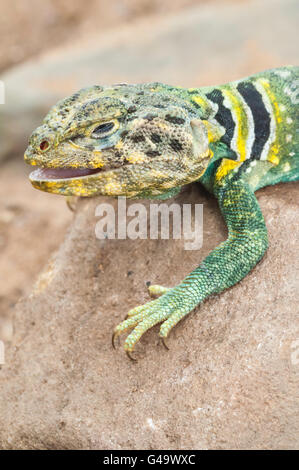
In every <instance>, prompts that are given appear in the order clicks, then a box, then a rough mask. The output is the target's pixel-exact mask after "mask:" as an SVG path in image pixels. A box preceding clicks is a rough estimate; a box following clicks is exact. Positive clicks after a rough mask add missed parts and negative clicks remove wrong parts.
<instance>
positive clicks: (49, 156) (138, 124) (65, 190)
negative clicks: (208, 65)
mask: <svg viewBox="0 0 299 470" xmlns="http://www.w3.org/2000/svg"><path fill="white" fill-rule="evenodd" d="M187 98H188V93H187V90H184V89H181V88H174V87H170V86H167V85H162V84H160V83H149V84H142V85H125V84H120V85H114V86H111V87H100V86H94V87H89V88H85V89H82V90H80V91H78V92H77V93H75V94H73V95H72V96H70V97H68V98H66V99H64V100H62V101H59V102H58V103H57V104H56V105H55V106H54V107H53V108H52V109H51V110H50V111H49V113H48V115H47V116H46V117H45V119H44V121H43V123H42V125H41V126H40V127H38V128H37V129H36V130H35V131H34V132H33V133H32V135H31V137H30V140H29V145H28V148H27V150H26V152H25V161H26V163H29V164H30V165H36V166H37V167H38V169H37V170H35V171H33V172H32V173H31V174H30V177H29V178H30V181H31V183H32V185H33V186H34V187H35V188H38V189H41V190H43V191H48V192H52V193H58V194H62V195H65V196H68V195H76V196H94V195H98V194H102V195H109V196H127V197H150V196H153V197H155V196H156V197H159V196H160V195H163V194H167V193H168V192H169V191H170V192H171V190H172V189H174V188H178V187H181V186H182V185H184V184H187V183H189V182H192V181H195V180H197V179H198V178H199V177H200V176H201V175H202V174H203V172H204V171H205V169H206V167H207V166H208V163H209V160H210V157H211V155H210V152H209V148H208V137H207V130H206V127H205V125H204V124H203V122H202V120H201V119H200V118H199V113H198V109H196V108H195V107H194V106H193V105H192V102H191V101H190V100H189V101H188V99H187Z"/></svg>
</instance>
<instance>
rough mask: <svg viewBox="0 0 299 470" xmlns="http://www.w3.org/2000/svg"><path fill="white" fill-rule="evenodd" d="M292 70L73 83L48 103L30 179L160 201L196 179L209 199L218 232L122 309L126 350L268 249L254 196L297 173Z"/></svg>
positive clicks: (80, 192)
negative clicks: (186, 270) (181, 81)
mask: <svg viewBox="0 0 299 470" xmlns="http://www.w3.org/2000/svg"><path fill="white" fill-rule="evenodd" d="M298 102H299V68H298V67H292V66H287V67H281V68H277V69H273V70H269V71H265V72H262V73H258V74H256V75H252V76H250V77H248V78H245V79H242V80H238V81H235V82H231V83H228V84H224V85H219V86H214V87H203V88H182V87H176V86H169V85H165V84H162V83H147V84H139V85H128V84H117V85H113V86H105V87H104V86H93V87H89V88H85V89H82V90H80V91H78V92H77V93H75V94H73V95H72V96H70V97H68V98H66V99H64V100H62V101H59V102H58V103H57V104H56V105H55V106H54V107H53V108H52V109H51V110H50V111H49V113H48V115H47V116H46V118H45V119H44V121H43V123H42V125H41V126H40V127H38V128H37V129H36V130H35V131H34V132H33V134H32V135H31V137H30V141H29V146H28V148H27V150H26V153H25V161H26V162H27V163H29V164H30V165H36V166H38V167H39V168H38V169H37V170H36V171H33V172H32V173H31V174H30V181H31V183H32V185H33V186H34V187H35V188H37V189H41V190H43V191H48V192H52V193H58V194H62V195H64V196H72V195H75V196H89V197H90V196H97V195H106V196H113V197H117V196H126V197H128V198H150V199H155V198H158V199H159V198H160V199H163V198H167V197H172V196H174V195H175V194H177V193H178V192H179V191H180V189H181V187H182V186H183V185H186V184H188V183H191V182H195V181H199V182H200V183H202V184H203V185H204V186H205V187H206V188H207V189H208V190H209V191H210V192H211V193H213V194H214V196H215V197H216V198H217V200H218V203H219V206H220V209H221V212H222V214H223V217H224V219H225V222H226V224H227V227H228V238H227V240H226V241H224V242H223V243H221V244H220V245H219V246H218V247H217V248H215V249H214V250H213V251H212V252H211V253H210V254H209V255H208V256H207V257H206V258H205V259H204V260H203V261H202V262H201V264H200V265H199V266H198V267H197V268H196V269H195V270H194V271H193V272H191V273H190V274H189V275H188V276H187V277H186V278H185V279H184V280H183V281H182V282H181V283H180V284H179V285H178V286H176V287H173V288H164V287H162V286H151V288H150V290H151V293H153V294H160V295H161V296H160V297H159V298H157V299H155V300H152V301H150V302H148V303H146V304H145V305H141V306H138V307H136V308H134V309H133V310H131V311H130V312H129V313H128V317H127V319H126V320H124V321H122V322H121V323H120V324H119V325H118V326H117V327H116V328H115V331H114V338H115V337H117V336H119V335H120V334H121V333H124V332H125V331H128V330H132V331H131V332H130V334H129V335H128V336H127V338H126V340H125V343H124V348H125V350H126V352H127V354H128V355H130V353H131V352H132V351H133V349H134V347H135V345H136V343H137V342H138V341H139V339H140V337H141V336H142V335H143V334H144V333H145V331H147V330H148V329H149V328H151V327H152V326H154V325H156V324H157V323H161V322H162V325H161V327H160V333H159V334H160V336H161V337H162V338H163V339H165V338H166V337H167V336H168V334H169V332H170V330H171V329H172V328H173V327H174V325H176V324H177V323H178V322H179V321H180V320H181V319H182V318H183V317H184V316H185V315H187V314H188V313H189V312H190V311H191V310H193V309H194V308H195V307H196V306H197V305H198V304H199V303H200V302H202V301H203V300H204V299H205V298H206V297H207V296H209V295H210V294H213V293H219V292H221V291H222V290H224V289H226V288H228V287H230V286H232V285H234V284H236V283H237V282H238V281H240V280H241V279H242V278H244V276H246V274H247V273H248V272H249V271H250V270H251V269H252V268H253V267H254V266H255V265H256V264H257V263H258V261H259V260H260V259H261V258H262V257H263V255H264V253H265V251H266V250H267V247H268V237H267V229H266V226H265V222H264V218H263V215H262V212H261V210H260V207H259V205H258V202H257V199H256V197H255V195H254V192H255V191H256V190H257V189H259V188H262V187H264V186H267V185H273V184H276V183H280V182H290V181H297V180H298V179H299V156H298Z"/></svg>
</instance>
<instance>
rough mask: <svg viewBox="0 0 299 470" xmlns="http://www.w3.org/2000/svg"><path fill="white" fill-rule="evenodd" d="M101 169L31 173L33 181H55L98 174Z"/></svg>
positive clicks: (50, 170) (49, 169) (70, 169)
mask: <svg viewBox="0 0 299 470" xmlns="http://www.w3.org/2000/svg"><path fill="white" fill-rule="evenodd" d="M99 171H101V170H100V168H93V169H91V168H39V169H38V170H35V171H33V172H32V173H30V179H32V180H55V179H66V178H78V177H80V176H87V175H93V174H94V173H98V172H99Z"/></svg>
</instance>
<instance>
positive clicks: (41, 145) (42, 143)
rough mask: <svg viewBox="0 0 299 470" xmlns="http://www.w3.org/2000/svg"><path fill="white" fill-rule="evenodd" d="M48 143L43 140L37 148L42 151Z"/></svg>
mask: <svg viewBox="0 0 299 470" xmlns="http://www.w3.org/2000/svg"><path fill="white" fill-rule="evenodd" d="M49 146H50V144H49V142H48V141H47V140H43V141H42V142H41V143H40V144H39V148H40V150H41V151H42V152H44V151H45V150H47V149H48V148H49Z"/></svg>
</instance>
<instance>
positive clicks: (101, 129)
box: [90, 121, 118, 139]
mask: <svg viewBox="0 0 299 470" xmlns="http://www.w3.org/2000/svg"><path fill="white" fill-rule="evenodd" d="M117 128H118V126H117V124H116V122H115V121H109V122H104V123H103V124H100V125H98V126H96V127H95V128H94V129H93V131H92V133H91V134H90V137H91V138H92V139H101V138H103V137H107V136H108V135H110V134H113V132H115V131H116V129H117Z"/></svg>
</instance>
